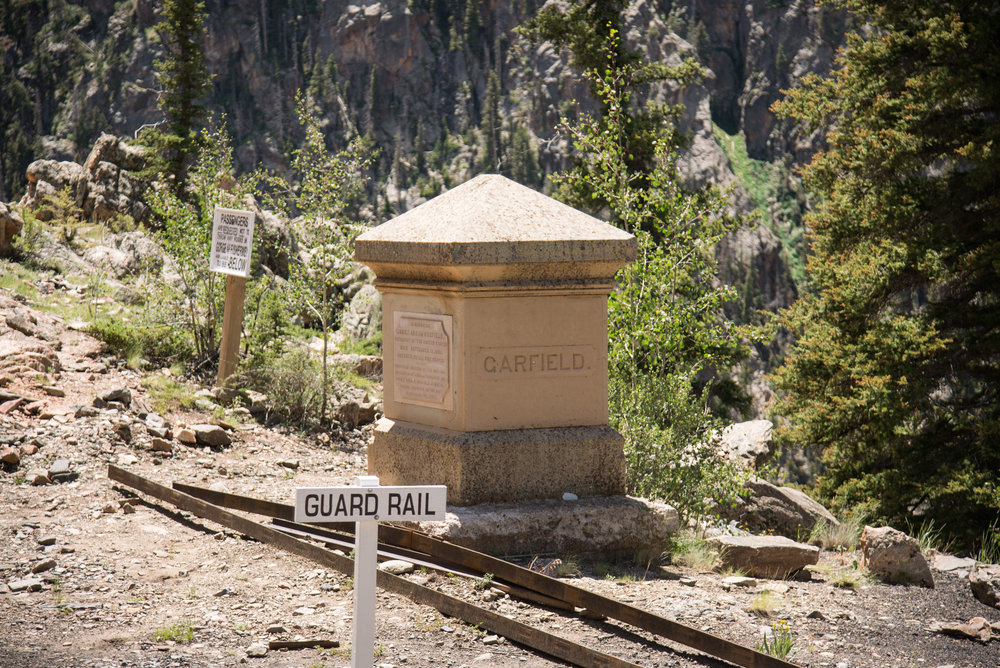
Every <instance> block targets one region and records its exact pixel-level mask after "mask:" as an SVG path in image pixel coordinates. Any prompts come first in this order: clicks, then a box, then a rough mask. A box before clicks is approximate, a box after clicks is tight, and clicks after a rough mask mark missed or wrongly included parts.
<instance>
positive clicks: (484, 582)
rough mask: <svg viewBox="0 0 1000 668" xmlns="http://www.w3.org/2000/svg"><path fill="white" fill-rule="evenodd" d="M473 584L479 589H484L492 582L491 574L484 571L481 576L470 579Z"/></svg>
mask: <svg viewBox="0 0 1000 668" xmlns="http://www.w3.org/2000/svg"><path fill="white" fill-rule="evenodd" d="M472 582H473V586H474V587H475V588H476V589H477V590H479V591H486V590H487V589H489V588H490V586H491V585H492V584H493V574H492V573H484V574H483V577H481V578H473V579H472Z"/></svg>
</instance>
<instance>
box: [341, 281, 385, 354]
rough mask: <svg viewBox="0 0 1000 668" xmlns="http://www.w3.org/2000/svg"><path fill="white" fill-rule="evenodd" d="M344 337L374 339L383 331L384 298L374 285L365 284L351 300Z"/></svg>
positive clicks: (346, 316)
mask: <svg viewBox="0 0 1000 668" xmlns="http://www.w3.org/2000/svg"><path fill="white" fill-rule="evenodd" d="M343 323H344V325H343V327H342V328H341V329H342V331H343V333H344V335H345V336H347V337H349V338H352V339H358V340H362V341H363V340H365V339H370V338H372V337H374V336H375V335H376V334H378V333H379V332H381V331H382V297H381V295H379V292H378V290H377V289H376V288H375V286H374V285H371V284H370V283H365V284H364V285H362V286H361V287H360V288H359V289H358V291H357V292H356V293H355V294H354V296H353V297H352V298H351V303H350V304H349V305H348V307H347V310H346V311H344V320H343Z"/></svg>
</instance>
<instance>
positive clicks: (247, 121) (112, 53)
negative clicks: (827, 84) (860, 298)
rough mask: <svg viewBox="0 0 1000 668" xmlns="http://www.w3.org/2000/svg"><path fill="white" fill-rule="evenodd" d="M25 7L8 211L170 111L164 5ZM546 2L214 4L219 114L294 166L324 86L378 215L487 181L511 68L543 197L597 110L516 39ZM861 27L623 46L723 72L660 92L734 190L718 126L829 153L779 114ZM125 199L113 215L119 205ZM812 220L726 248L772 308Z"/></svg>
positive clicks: (700, 174) (654, 10)
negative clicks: (789, 95)
mask: <svg viewBox="0 0 1000 668" xmlns="http://www.w3.org/2000/svg"><path fill="white" fill-rule="evenodd" d="M553 1H555V0H553ZM22 4H23V5H24V6H23V7H22V8H21V9H20V10H18V13H17V14H16V15H10V16H6V15H0V24H2V25H3V28H4V29H3V32H5V33H8V34H10V35H11V36H12V37H11V38H10V39H9V40H8V42H6V45H7V46H6V47H5V49H6V50H5V52H4V53H3V61H4V64H5V67H4V69H3V71H2V73H0V98H3V99H0V102H9V105H8V107H7V111H6V112H5V113H8V114H9V115H10V118H12V119H13V120H14V125H13V127H15V130H14V131H12V132H11V133H9V135H8V139H7V144H6V145H5V148H4V152H3V154H2V155H0V182H2V184H3V186H0V188H5V190H0V200H6V199H15V198H19V197H20V196H21V195H22V194H23V193H24V190H25V189H26V188H32V186H34V184H35V182H36V181H37V179H32V176H33V174H32V173H29V174H28V179H29V180H32V185H31V186H29V185H28V183H27V182H25V181H24V179H23V178H21V175H23V174H24V173H25V169H26V167H27V165H28V163H30V162H31V161H32V160H33V159H37V158H51V159H56V160H66V159H74V160H76V161H77V162H81V163H82V162H84V159H85V158H86V157H87V154H86V152H87V151H88V150H89V147H90V146H91V145H92V144H93V142H94V140H95V139H96V137H97V136H98V135H99V134H100V133H101V132H104V131H107V132H111V133H113V134H115V135H118V136H126V137H131V136H133V135H134V134H135V133H136V132H137V131H138V130H139V129H141V128H142V127H143V126H145V125H149V124H155V123H158V122H160V121H162V119H163V115H162V112H161V111H160V110H159V109H158V108H157V106H156V102H157V95H158V92H157V91H158V87H159V84H158V82H157V79H156V76H155V73H154V66H153V65H154V61H155V60H156V58H158V57H159V56H160V55H161V54H162V46H161V44H160V41H159V37H158V35H157V31H156V30H155V28H154V26H155V25H156V24H157V23H158V21H159V20H160V19H159V11H160V3H159V2H157V1H155V0H127V1H125V2H119V3H116V5H115V6H114V7H111V5H110V3H101V2H95V1H93V0H79V1H77V2H66V3H62V4H61V5H60V7H59V8H49V7H48V3H46V2H44V1H43V0H26V2H24V3H22ZM541 4H542V3H541V2H538V1H537V0H522V1H521V2H502V1H501V0H478V1H473V2H459V1H457V0H384V1H382V2H372V1H370V0H353V1H349V0H328V1H326V2H321V3H316V2H312V1H310V0H275V1H271V0H268V1H266V2H265V1H264V0H228V1H224V0H208V1H207V2H206V10H207V12H208V16H209V19H208V25H207V39H206V43H205V50H206V59H207V65H208V70H209V72H211V73H212V74H213V77H214V78H213V81H212V92H211V95H210V96H209V98H208V99H207V107H208V109H209V111H210V112H212V113H214V114H216V115H219V114H223V113H224V114H225V116H226V123H227V125H228V127H229V129H230V131H231V133H232V135H233V139H234V146H235V153H236V159H237V163H238V165H239V166H240V168H242V169H253V168H257V167H264V168H267V169H272V170H279V171H280V170H283V169H285V168H287V161H288V155H289V153H290V151H291V149H293V148H294V147H295V146H296V145H297V143H298V141H299V139H300V137H301V128H300V126H299V124H298V121H297V119H296V117H295V114H294V98H295V93H296V91H299V90H304V91H307V92H308V94H309V96H310V97H311V98H312V100H313V101H314V102H315V104H316V107H317V109H318V113H319V114H320V116H321V118H322V120H323V123H324V127H325V130H326V132H327V135H328V137H329V139H330V141H331V144H332V145H334V146H336V145H338V144H342V143H343V142H344V139H345V138H346V137H348V136H351V135H365V134H367V135H369V136H370V137H371V138H372V139H373V141H374V143H375V145H376V146H377V147H378V148H379V149H380V158H379V164H378V166H377V167H376V183H377V185H376V186H374V187H373V189H372V194H373V195H374V196H375V197H376V201H377V204H378V206H377V207H376V209H375V213H374V215H375V217H380V218H386V217H389V216H392V215H396V214H398V213H400V212H401V211H403V210H406V209H408V208H411V207H412V206H415V205H416V204H419V203H420V202H421V201H423V200H424V199H425V198H426V197H429V196H432V195H434V194H437V192H439V191H440V190H441V189H442V188H446V187H452V186H454V185H456V184H457V183H460V182H462V181H464V180H465V179H467V178H469V177H471V176H473V175H474V174H475V173H477V172H478V171H479V170H481V169H482V167H481V153H482V150H481V146H480V145H479V143H480V142H481V141H482V140H481V137H478V128H479V127H480V123H481V118H482V114H483V110H484V106H485V104H486V101H487V80H488V77H489V75H490V73H492V72H495V73H496V74H497V75H498V78H499V80H500V84H501V85H500V91H501V95H500V100H499V106H500V112H501V113H500V116H501V118H502V119H503V126H504V128H503V132H502V136H503V137H504V138H505V141H508V142H509V141H510V138H511V137H513V136H514V135H515V133H516V132H521V133H522V134H523V135H524V136H526V137H527V138H528V139H527V142H528V143H527V145H528V147H529V148H528V150H529V151H530V152H531V153H532V154H533V159H534V160H536V161H537V165H538V169H537V172H532V174H533V176H532V177H531V178H532V179H533V180H534V181H535V182H534V183H531V184H530V185H532V186H534V187H542V186H543V184H544V177H545V175H546V174H548V173H551V172H554V171H558V170H560V169H562V168H564V167H565V165H566V160H567V146H566V145H565V142H564V141H563V140H561V139H559V138H558V137H557V136H556V135H555V131H554V130H555V127H556V125H557V123H558V120H559V118H560V116H561V115H563V114H564V113H565V112H566V111H567V109H568V106H567V105H569V104H570V101H572V100H578V101H580V102H581V107H582V108H583V110H585V111H586V110H588V109H590V110H592V109H594V105H593V102H592V101H588V88H587V85H586V83H585V82H584V81H583V80H581V77H580V76H579V73H578V72H576V71H575V70H574V69H573V68H572V67H571V65H570V64H569V55H568V54H567V53H564V52H561V51H560V50H558V49H556V48H555V47H553V45H551V44H547V43H541V44H532V43H529V42H528V41H527V40H525V39H524V38H522V37H520V36H519V35H517V34H516V33H515V31H514V28H515V27H516V26H517V25H519V24H521V23H523V22H524V21H525V20H526V19H528V18H530V17H531V16H533V15H534V14H535V13H536V12H537V11H538V10H539V9H540V7H541ZM50 10H51V11H50ZM844 30H845V19H844V17H843V16H841V15H839V14H837V13H835V12H833V11H832V10H830V9H828V8H825V7H817V6H816V3H815V1H814V0H786V1H781V0H778V1H776V0H743V1H742V2H737V1H736V0H682V1H674V2H671V1H669V0H635V1H634V2H632V3H631V4H630V5H629V6H628V8H627V10H626V19H625V30H624V35H625V38H626V40H627V43H628V45H629V46H630V47H632V48H634V49H637V50H639V51H640V52H642V53H643V54H645V56H646V57H647V58H648V59H651V60H665V61H667V62H670V61H675V62H676V61H678V60H679V59H680V58H681V57H683V56H687V55H696V56H697V57H699V58H700V59H701V61H702V62H703V63H705V64H706V65H707V66H708V68H709V70H710V73H709V75H708V77H707V78H706V79H705V80H704V81H703V82H702V83H701V84H699V85H695V86H692V87H690V88H688V89H685V90H683V91H678V90H674V89H671V88H670V87H669V86H660V87H657V88H654V89H653V90H651V91H650V92H649V95H650V96H651V97H653V98H655V99H658V100H666V101H671V102H679V103H683V104H684V106H685V109H686V113H685V114H684V115H683V117H682V119H681V129H682V130H683V131H684V132H686V133H688V134H689V135H690V137H691V144H690V148H689V150H688V151H687V152H686V154H685V155H684V156H683V157H682V174H683V175H684V177H685V178H686V179H687V180H689V181H690V182H691V183H705V182H710V181H711V182H715V183H720V184H722V185H726V184H730V183H734V182H737V181H738V180H739V179H738V178H737V176H736V175H734V172H733V169H731V163H730V158H729V157H728V156H727V154H726V152H725V151H723V149H722V148H721V147H720V144H719V141H718V139H717V137H718V136H719V132H720V130H719V128H721V131H723V132H724V133H728V134H729V135H734V134H737V133H739V134H741V135H742V136H743V137H745V140H746V151H747V154H748V156H749V158H752V159H757V160H766V161H769V162H771V163H781V164H782V165H783V166H784V168H786V170H787V169H788V168H790V167H792V166H794V165H795V164H797V163H801V162H802V161H804V160H805V159H807V158H808V157H809V155H810V154H811V153H812V152H813V151H814V150H815V149H816V147H817V146H818V143H819V141H820V138H819V137H816V136H805V137H803V136H801V135H798V134H794V133H793V132H792V131H791V128H789V127H787V126H786V125H785V124H784V123H782V122H779V121H778V120H776V119H775V117H774V116H773V115H772V114H771V112H770V111H769V107H770V105H771V103H772V102H773V101H774V100H776V99H778V97H779V96H780V89H781V88H783V87H788V86H789V85H791V84H792V82H793V81H794V80H795V79H796V78H797V77H799V76H801V75H802V74H805V73H806V72H818V73H821V74H822V73H825V72H827V71H828V70H829V69H830V67H831V65H832V61H833V56H834V52H835V49H836V47H837V46H838V45H839V44H840V43H841V41H842V40H843V34H844ZM713 126H714V132H713ZM477 137H478V138H477ZM432 148H433V149H434V151H433V152H432V150H431V149H432ZM428 156H430V157H428ZM435 156H436V157H435ZM429 161H430V162H431V164H428V162H429ZM105 162H107V163H108V164H114V163H113V162H112V161H105ZM39 168H41V166H40V167H39ZM86 169H87V170H88V171H89V172H90V173H91V177H92V178H91V180H92V181H93V180H94V178H96V177H98V176H99V177H100V178H99V179H98V180H99V181H101V182H104V183H110V182H111V181H115V180H118V177H117V176H116V175H114V174H110V173H108V174H105V173H104V172H107V171H108V170H107V169H105V165H103V164H102V165H94V166H88V167H87V168H86ZM102 169H103V170H104V171H103V172H102V171H101V170H102ZM36 171H37V170H36ZM112 177H114V178H112ZM43 180H44V179H43ZM77 182H78V183H79V182H81V181H80V180H79V179H78V180H77ZM32 189H33V188H32ZM119 189H121V186H119ZM126 189H127V184H126ZM108 193H109V197H105V198H104V200H100V199H99V198H97V199H95V201H94V206H95V207H99V208H100V207H104V208H105V209H109V208H111V209H113V208H114V207H115V206H117V205H116V204H115V203H114V202H113V201H111V199H112V198H110V193H111V191H110V190H109V191H108ZM31 195H33V193H31V194H29V196H31ZM732 202H733V206H734V207H735V208H736V209H738V210H742V211H747V210H750V209H752V208H758V209H761V210H762V211H764V212H765V213H766V214H767V213H770V214H776V213H778V207H775V206H774V202H761V201H756V200H755V199H754V197H752V196H751V195H750V194H749V193H748V192H747V191H745V190H743V189H742V188H740V187H739V186H738V185H737V188H736V190H735V191H734V193H733V195H732ZM800 213H801V207H798V208H796V207H792V209H790V210H789V209H788V208H787V207H786V208H785V209H783V213H782V214H781V215H783V216H785V217H786V218H788V220H778V218H779V216H774V220H773V221H766V222H765V224H763V225H762V226H761V227H760V229H759V230H757V231H755V232H752V233H750V232H747V233H744V234H740V235H738V236H737V237H735V238H733V239H732V240H731V241H730V243H729V244H728V247H727V248H726V249H724V250H723V253H722V259H723V277H724V278H725V279H727V280H731V281H736V282H742V283H744V284H745V285H746V286H747V290H753V291H754V297H753V299H749V298H748V300H747V303H750V302H753V304H754V305H757V306H766V307H770V308H773V307H776V306H780V305H783V304H786V303H788V301H789V300H790V299H791V298H793V297H794V294H795V287H794V284H793V281H792V280H791V278H790V277H789V271H788V268H787V256H788V250H787V248H786V247H785V246H786V245H787V244H785V245H783V243H782V240H780V239H778V238H776V237H775V235H774V234H773V230H777V229H779V227H780V226H781V225H785V226H786V227H789V226H790V227H794V226H795V225H799V226H800V225H801V222H800V220H798V217H799V216H800ZM779 231H780V230H779Z"/></svg>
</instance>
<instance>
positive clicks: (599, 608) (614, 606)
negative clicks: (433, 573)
mask: <svg viewBox="0 0 1000 668" xmlns="http://www.w3.org/2000/svg"><path fill="white" fill-rule="evenodd" d="M190 489H192V490H199V491H198V492H197V493H198V494H199V495H201V494H202V493H203V492H207V491H208V490H202V488H190ZM215 494H221V493H215ZM218 498H219V499H220V501H224V502H226V503H232V504H234V505H233V506H231V507H237V508H240V509H242V510H249V508H250V507H251V506H254V507H258V506H255V504H254V503H253V502H254V501H256V500H254V499H252V498H251V497H241V496H238V495H231V494H226V495H224V496H222V497H218ZM263 503H265V504H268V505H267V506H260V507H262V508H263V507H275V508H274V509H275V510H280V512H281V513H282V515H283V516H285V517H287V513H288V512H289V511H288V509H290V508H292V506H284V505H283V504H271V503H270V502H263ZM250 512H253V511H250ZM272 517H278V515H272ZM379 540H380V541H383V542H385V543H388V544H390V545H394V546H397V547H405V548H408V549H411V550H415V551H417V552H421V553H423V554H426V555H428V556H431V557H433V558H434V559H438V560H441V561H443V562H444V563H445V564H448V565H450V566H453V567H455V568H461V569H465V570H472V571H476V572H478V573H492V574H493V576H494V577H496V578H499V579H500V580H503V581H505V582H508V583H511V584H513V585H515V586H519V587H522V588H524V589H528V590H531V591H534V592H537V593H539V594H541V595H543V596H546V597H548V598H552V599H556V600H558V601H563V602H565V603H567V604H570V605H573V606H574V607H578V608H586V609H588V610H589V611H590V612H591V613H593V614H597V615H602V616H604V617H608V618H610V619H615V620H617V621H619V622H624V623H626V624H630V625H632V626H634V627H636V628H639V629H642V630H643V631H648V632H649V633H654V634H656V635H659V636H662V637H664V638H667V639H669V640H673V641H674V642H678V643H680V644H682V645H686V646H687V647H691V648H693V649H696V650H698V651H701V652H705V653H706V654H709V655H711V656H714V657H716V658H719V659H723V660H724V661H729V662H730V663H734V664H736V665H738V666H743V667H744V668H793V667H794V664H792V663H789V662H788V661H784V660H782V659H778V658H776V657H773V656H770V655H769V654H764V653H762V652H758V651H756V650H754V649H750V648H749V647H745V646H743V645H740V644H738V643H734V642H732V641H729V640H726V639H725V638H720V637H719V636H716V635H713V634H711V633H707V632H705V631H701V630H700V629H696V628H693V627H690V626H687V625H686V624H681V623H680V622H675V621H672V620H669V619H666V618H665V617H660V616H659V615H654V614H653V613H650V612H647V611H645V610H642V609H640V608H636V607H634V606H631V605H627V604H625V603H621V602H619V601H615V600H612V599H609V598H606V597H604V596H601V595H599V594H595V593H593V592H590V591H587V590H586V589H582V588H580V587H575V586H573V585H571V584H568V583H566V582H563V581H562V580H557V579H555V578H551V577H548V576H546V575H542V574H541V573H536V572H535V571H532V570H529V569H527V568H522V567H521V566H518V565H516V564H512V563H510V562H509V561H505V560H503V559H498V558H496V557H491V556H489V555H487V554H483V553H482V552H477V551H475V550H471V549H469V548H465V547H461V546H459V545H455V544H454V543H448V542H446V541H443V540H439V539H437V538H433V537H431V536H428V535H427V534H423V533H420V532H418V531H412V530H409V529H400V528H399V527H393V526H390V525H387V524H382V525H380V526H379Z"/></svg>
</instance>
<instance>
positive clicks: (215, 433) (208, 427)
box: [190, 424, 233, 448]
mask: <svg viewBox="0 0 1000 668" xmlns="http://www.w3.org/2000/svg"><path fill="white" fill-rule="evenodd" d="M190 429H191V431H193V432H194V437H195V441H196V442H197V443H198V445H207V446H209V447H213V448H219V447H223V446H226V445H229V444H230V443H232V442H233V441H232V439H231V438H229V434H227V433H226V430H225V429H223V428H222V427H219V426H216V425H214V424H193V425H191V426H190Z"/></svg>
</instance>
